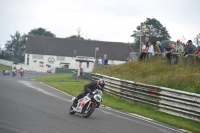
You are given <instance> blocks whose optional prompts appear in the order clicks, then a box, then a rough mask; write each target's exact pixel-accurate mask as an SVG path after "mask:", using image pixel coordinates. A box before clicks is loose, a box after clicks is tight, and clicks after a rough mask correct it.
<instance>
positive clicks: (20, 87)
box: [0, 72, 181, 133]
mask: <svg viewBox="0 0 200 133" xmlns="http://www.w3.org/2000/svg"><path fill="white" fill-rule="evenodd" d="M41 75H47V76H48V75H51V74H45V73H44V74H43V73H34V72H26V73H25V75H24V76H28V77H35V76H41ZM70 100H71V96H69V95H67V94H65V93H62V92H60V91H58V90H56V89H53V88H51V87H48V86H47V85H44V84H42V83H39V82H36V81H30V80H27V79H26V78H24V77H20V75H19V74H18V75H17V76H16V77H12V76H3V75H2V74H1V75H0V133H178V132H181V131H179V130H176V129H172V128H168V127H165V126H162V125H157V124H154V123H151V122H148V121H146V120H142V119H139V118H135V117H131V116H129V115H126V114H122V113H120V112H116V111H113V110H110V109H106V108H103V107H100V108H98V109H96V110H95V111H94V113H93V114H92V115H91V116H90V117H89V118H83V117H82V115H81V114H75V115H70V114H69V113H68V110H69V108H70V105H71V102H70Z"/></svg>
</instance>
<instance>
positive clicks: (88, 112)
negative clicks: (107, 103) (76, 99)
mask: <svg viewBox="0 0 200 133" xmlns="http://www.w3.org/2000/svg"><path fill="white" fill-rule="evenodd" d="M85 107H86V108H85V109H84V111H83V117H84V118H88V117H89V116H90V115H91V114H92V113H93V112H94V110H95V108H96V104H91V105H90V106H89V108H88V109H87V106H85Z"/></svg>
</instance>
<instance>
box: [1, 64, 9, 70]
mask: <svg viewBox="0 0 200 133" xmlns="http://www.w3.org/2000/svg"><path fill="white" fill-rule="evenodd" d="M3 69H5V70H11V69H12V67H11V66H6V65H3V64H0V70H3Z"/></svg>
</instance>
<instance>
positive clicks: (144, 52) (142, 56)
mask: <svg viewBox="0 0 200 133" xmlns="http://www.w3.org/2000/svg"><path fill="white" fill-rule="evenodd" d="M148 44H149V38H148V37H146V38H145V49H144V50H142V53H141V54H140V57H139V60H143V59H144V57H145V55H146V53H147V51H148V49H149V45H148Z"/></svg>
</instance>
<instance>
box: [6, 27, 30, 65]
mask: <svg viewBox="0 0 200 133" xmlns="http://www.w3.org/2000/svg"><path fill="white" fill-rule="evenodd" d="M10 37H11V40H9V41H7V43H6V44H5V50H4V54H5V57H6V58H7V59H8V60H12V61H16V62H22V61H24V52H25V44H26V35H25V34H23V35H21V34H20V33H19V32H18V31H16V33H15V35H10Z"/></svg>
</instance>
